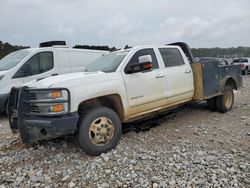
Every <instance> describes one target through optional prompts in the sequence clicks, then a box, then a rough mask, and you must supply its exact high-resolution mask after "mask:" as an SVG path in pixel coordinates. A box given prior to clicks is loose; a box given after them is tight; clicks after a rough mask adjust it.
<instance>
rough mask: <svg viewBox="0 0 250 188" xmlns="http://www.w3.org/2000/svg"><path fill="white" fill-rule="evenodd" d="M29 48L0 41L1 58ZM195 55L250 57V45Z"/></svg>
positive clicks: (196, 50)
mask: <svg viewBox="0 0 250 188" xmlns="http://www.w3.org/2000/svg"><path fill="white" fill-rule="evenodd" d="M24 48H29V47H28V46H16V45H11V44H9V43H7V42H6V43H3V42H2V41H0V59H2V58H3V57H4V56H6V55H7V54H9V53H11V52H14V51H17V50H20V49H24ZM73 48H78V49H90V50H105V51H116V50H119V48H116V47H109V46H94V45H79V44H77V45H75V46H74V47H73ZM128 48H131V46H129V45H126V46H125V47H124V49H128ZM191 50H192V52H193V55H194V57H224V58H227V57H250V47H242V46H239V47H236V48H233V47H232V48H192V49H191Z"/></svg>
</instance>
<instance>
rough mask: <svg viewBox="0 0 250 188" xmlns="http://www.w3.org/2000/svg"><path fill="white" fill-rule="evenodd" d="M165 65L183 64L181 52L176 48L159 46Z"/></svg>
mask: <svg viewBox="0 0 250 188" xmlns="http://www.w3.org/2000/svg"><path fill="white" fill-rule="evenodd" d="M159 51H160V53H161V56H162V59H163V62H164V64H165V67H173V66H179V65H184V64H185V63H184V61H183V58H182V56H181V53H180V51H179V50H178V49H176V48H159Z"/></svg>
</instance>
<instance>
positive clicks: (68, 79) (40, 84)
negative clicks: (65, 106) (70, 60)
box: [25, 72, 105, 88]
mask: <svg viewBox="0 0 250 188" xmlns="http://www.w3.org/2000/svg"><path fill="white" fill-rule="evenodd" d="M100 74H105V73H104V72H78V73H70V74H62V75H58V76H50V77H47V78H44V79H42V80H34V81H31V82H29V83H26V84H25V86H28V87H34V88H49V87H52V86H57V85H63V83H71V84H74V83H75V81H77V80H79V79H83V78H89V77H93V76H96V75H100ZM65 87H66V85H65Z"/></svg>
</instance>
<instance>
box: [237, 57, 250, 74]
mask: <svg viewBox="0 0 250 188" xmlns="http://www.w3.org/2000/svg"><path fill="white" fill-rule="evenodd" d="M233 64H235V65H237V64H240V67H241V70H242V74H243V75H247V73H248V72H249V71H250V58H245V57H242V58H236V59H234V60H233Z"/></svg>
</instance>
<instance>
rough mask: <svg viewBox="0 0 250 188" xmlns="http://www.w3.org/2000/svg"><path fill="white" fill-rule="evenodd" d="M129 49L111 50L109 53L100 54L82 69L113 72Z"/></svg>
mask: <svg viewBox="0 0 250 188" xmlns="http://www.w3.org/2000/svg"><path fill="white" fill-rule="evenodd" d="M128 52H129V50H126V51H118V52H113V53H111V54H108V55H105V56H102V57H100V58H98V59H96V60H95V61H93V62H92V63H90V64H89V65H88V66H86V67H85V68H84V70H83V71H85V72H95V71H102V72H106V73H108V72H115V71H116V69H117V68H118V66H119V65H120V63H121V62H122V60H123V59H124V57H125V56H126V55H127V54H128Z"/></svg>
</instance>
